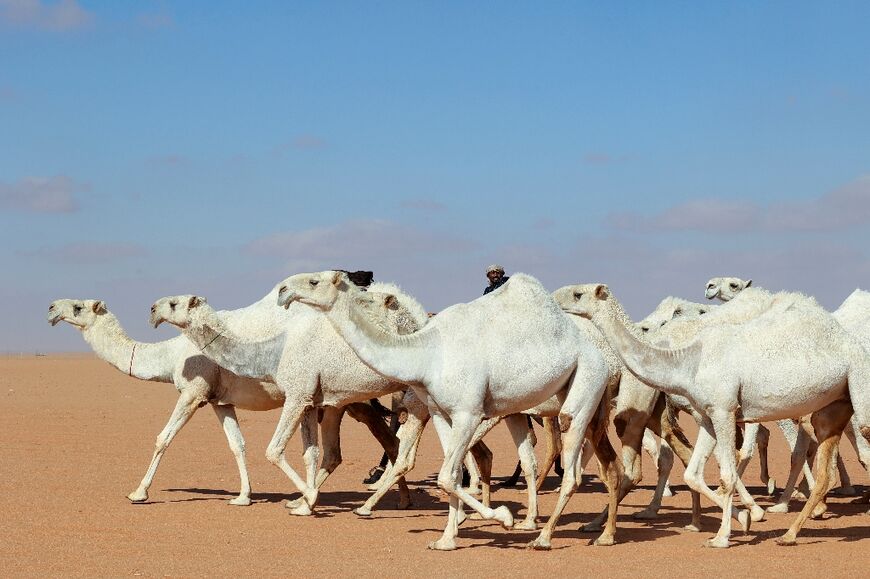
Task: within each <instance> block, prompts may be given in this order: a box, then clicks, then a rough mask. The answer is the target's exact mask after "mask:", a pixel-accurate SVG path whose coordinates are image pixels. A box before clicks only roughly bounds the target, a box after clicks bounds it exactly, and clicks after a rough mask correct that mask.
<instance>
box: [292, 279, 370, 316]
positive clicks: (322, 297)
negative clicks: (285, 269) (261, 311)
mask: <svg viewBox="0 0 870 579" xmlns="http://www.w3.org/2000/svg"><path fill="white" fill-rule="evenodd" d="M351 288H356V286H354V285H353V284H352V283H351V282H350V280H349V279H348V277H347V274H346V273H342V272H340V271H321V272H318V273H297V274H296V275H291V276H290V277H288V278H287V279H285V280H284V281H283V282H281V284H280V285H279V288H278V305H279V306H283V307H284V308H289V307H290V304H292V303H293V302H301V303H303V304H306V305H309V306H312V307H314V308H317V309H319V310H323V311H326V310H330V309H332V306H333V305H335V301H336V300H337V299H338V294H339V292H346V291H349V290H351ZM356 291H358V292H359V293H362V291H361V290H356Z"/></svg>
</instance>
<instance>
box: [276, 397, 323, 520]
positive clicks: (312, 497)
mask: <svg viewBox="0 0 870 579" xmlns="http://www.w3.org/2000/svg"><path fill="white" fill-rule="evenodd" d="M293 390H294V388H289V387H285V388H284V391H285V392H292V391H293ZM306 410H310V411H308V412H306ZM303 417H304V419H305V421H306V422H309V426H308V427H307V428H303V429H302V431H303V435H306V434H307V435H308V436H310V435H311V434H312V431H313V432H314V433H316V432H317V413H316V412H314V411H313V409H312V408H311V403H310V398H308V400H307V401H306V400H305V399H303V398H302V397H301V396H299V395H297V396H293V397H289V396H288V397H287V399H286V400H285V401H284V407H283V408H282V410H281V417H280V418H279V419H278V425H277V426H276V427H275V433H274V434H273V435H272V440H271V441H270V442H269V446H268V447H267V448H266V460H268V461H269V462H271V463H272V464H274V465H275V466H277V467H278V468H280V469H281V471H282V472H283V473H284V474H285V475H287V478H289V479H290V481H291V482H292V483H293V484H294V485H295V486H296V488H297V489H298V490H299V491H300V492H301V493H302V497H303V498H304V503H302V504H300V505H299V506H298V507H296V508H293V509H291V510H290V512H291V513H292V514H294V515H310V514H311V512H312V511H311V507H313V506H314V504H315V503H316V501H317V489H315V488H313V487H309V486H308V485H307V484H306V482H305V481H304V480H302V478H301V477H300V476H299V475H298V474H297V473H296V471H295V470H293V467H291V466H290V465H289V464H288V463H287V458H286V457H285V456H284V453H285V451H286V450H287V442H288V441H289V440H290V437H291V436H293V433H294V432H296V429H297V428H298V427H299V425H300V422H302V420H303ZM310 422H313V428H312V427H311V425H310ZM305 442H306V443H309V444H310V442H311V441H305ZM316 445H317V441H316V439H315V440H314V445H313V446H316ZM305 451H306V452H305V453H303V455H304V454H308V460H310V459H311V458H312V455H313V454H314V453H313V452H308V448H306V449H305ZM307 464H308V461H306V466H307ZM315 464H316V463H315ZM312 477H314V474H312Z"/></svg>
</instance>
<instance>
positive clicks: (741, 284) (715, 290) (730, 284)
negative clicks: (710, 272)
mask: <svg viewBox="0 0 870 579" xmlns="http://www.w3.org/2000/svg"><path fill="white" fill-rule="evenodd" d="M751 285H752V280H751V279H750V280H743V279H740V278H739V277H714V278H713V279H711V280H710V281H708V282H707V290H706V291H705V292H704V295H705V296H707V299H708V300H712V299H713V298H719V299H720V300H721V301H723V302H728V301H731V300H732V299H734V296H736V295H737V294H739V293H740V292H742V291H743V290H745V289H746V288H748V287H749V286H751Z"/></svg>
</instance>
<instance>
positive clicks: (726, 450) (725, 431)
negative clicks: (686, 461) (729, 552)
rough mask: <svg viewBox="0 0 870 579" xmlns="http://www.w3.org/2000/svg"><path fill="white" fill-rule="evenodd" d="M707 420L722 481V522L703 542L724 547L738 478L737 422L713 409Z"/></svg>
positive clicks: (745, 527)
mask: <svg viewBox="0 0 870 579" xmlns="http://www.w3.org/2000/svg"><path fill="white" fill-rule="evenodd" d="M709 420H710V422H711V423H712V425H713V431H714V433H715V434H714V436H715V437H716V448H715V452H716V458H717V460H718V461H719V477H720V479H721V481H722V485H721V487H720V489H721V497H720V498H721V506H722V523H721V525H720V526H719V532H718V533H716V536H715V537H713V538H712V539H709V540H708V541H707V542H706V543H705V546H707V547H715V548H719V549H724V548H727V547H728V539H729V538H730V537H731V515H732V512H733V510H734V509H733V507H732V502H733V500H734V488H735V486H736V484H737V481H738V480H739V477H738V476H737V464H736V461H735V449H734V440H735V436H736V430H737V424H736V422H735V416H734V413H733V412H728V411H724V410H714V411H713V412H711V413H710V416H709ZM696 475H697V472H696ZM740 515H741V516H742V515H743V513H740ZM741 522H743V519H741ZM747 527H748V522H747V523H746V524H745V525H744V530H748V528H747Z"/></svg>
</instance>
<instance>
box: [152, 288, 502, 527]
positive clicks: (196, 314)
mask: <svg viewBox="0 0 870 579" xmlns="http://www.w3.org/2000/svg"><path fill="white" fill-rule="evenodd" d="M370 287H371V290H372V292H371V293H369V292H364V291H362V290H361V291H360V292H359V294H358V295H357V296H356V297H357V302H358V304H357V305H358V306H359V310H360V311H361V312H364V313H365V314H366V315H382V316H385V317H383V318H378V319H370V322H371V323H372V324H374V325H376V326H377V327H380V328H381V329H383V330H384V331H390V332H393V333H398V332H399V331H406V330H407V328H408V327H414V326H413V324H417V323H419V321H420V320H425V319H426V313H425V311H424V310H423V309H422V308H418V309H412V310H408V309H407V308H405V307H404V306H403V305H401V304H400V303H399V302H398V301H397V300H396V301H392V302H391V303H390V304H389V307H387V308H376V307H374V306H373V303H372V302H373V300H374V299H375V297H374V296H377V295H378V293H377V289H378V288H379V287H381V288H387V289H389V290H390V291H391V292H392V293H391V295H393V294H400V292H399V291H398V289H397V288H395V286H392V285H386V284H373V285H372V286H370ZM276 296H277V289H273V291H271V292H270V293H269V294H267V295H266V296H265V297H264V298H263V299H261V300H259V301H257V302H255V303H254V304H252V305H250V306H247V307H246V308H242V309H240V310H235V311H234V314H235V315H234V317H233V322H234V324H232V325H230V324H228V323H227V321H226V319H225V316H222V315H221V313H220V312H216V311H215V310H214V309H212V308H211V306H210V305H209V304H208V303H207V301H206V300H205V298H203V297H200V296H193V295H183V296H170V297H165V298H161V299H159V300H157V301H156V302H155V303H154V305H153V306H152V307H151V322H152V324H154V325H155V326H157V325H159V324H160V323H162V322H164V321H165V322H168V323H170V324H172V325H175V326H177V327H178V328H180V329H181V330H182V332H183V334H184V335H185V336H186V337H187V338H188V339H189V340H190V341H191V342H193V343H194V344H195V345H196V347H197V348H198V349H199V350H200V352H201V353H202V354H203V355H204V356H206V357H208V358H209V359H210V360H212V361H213V362H215V363H216V364H217V365H218V366H220V367H222V368H226V369H227V370H229V371H231V372H233V373H235V374H237V375H240V376H245V377H248V378H254V379H265V380H269V381H274V382H275V383H276V384H277V385H278V387H279V388H280V389H281V390H282V392H283V393H284V394H285V399H284V401H283V404H282V414H281V417H280V419H279V422H278V425H277V427H276V430H275V433H274V435H273V437H272V440H271V441H270V443H269V447H268V449H267V451H266V457H267V459H268V460H269V461H270V462H272V463H273V464H275V465H276V466H278V467H279V468H280V469H281V470H282V471H283V472H284V473H285V474H286V475H287V477H288V478H289V479H290V481H291V482H292V483H293V484H294V485H295V486H296V488H297V489H298V490H299V491H300V492H301V493H302V497H300V498H299V499H297V500H296V501H292V502H290V503H288V504H287V507H288V508H289V509H290V513H291V514H294V515H300V516H307V515H311V514H312V513H313V509H314V507H315V505H316V503H317V498H318V494H319V493H318V489H319V488H320V487H321V486H322V485H323V483H324V482H325V480H326V479H327V478H328V477H329V475H330V474H331V473H332V472H333V470H334V469H335V468H336V467H337V466H338V465H339V464H340V463H341V450H340V441H339V439H338V429H337V428H330V429H329V430H328V431H325V432H324V441H323V447H324V454H323V459H322V462H321V465H320V468H319V469H317V458H318V455H319V447H318V441H317V431H316V430H315V429H314V428H312V425H311V424H310V421H311V416H312V415H314V414H315V413H311V412H307V410H308V409H310V408H318V409H320V408H322V409H323V412H324V420H326V419H327V418H329V419H334V416H335V414H336V411H337V410H338V409H340V408H342V407H345V406H347V405H349V404H351V403H354V402H362V401H365V400H369V399H371V398H376V397H378V396H381V395H384V394H389V393H392V392H395V391H397V390H401V389H403V388H405V386H404V385H402V384H401V383H398V382H394V381H388V380H385V379H384V378H382V377H381V376H379V375H377V374H375V373H374V372H372V371H371V370H369V369H368V368H366V367H365V366H364V365H363V364H362V363H361V362H360V361H359V359H358V358H357V357H356V355H354V353H353V351H352V350H351V349H350V348H349V347H348V346H347V345H346V344H345V343H344V341H343V340H341V339H340V338H339V336H338V335H337V334H336V333H335V331H334V330H333V329H332V327H331V325H330V324H329V323H328V322H326V321H325V320H323V319H322V316H319V315H317V314H316V313H315V312H312V311H311V310H310V309H309V308H305V307H302V306H298V307H295V308H292V309H290V308H288V309H287V310H286V311H284V310H282V309H279V308H277V307H276V306H275V300H276ZM415 303H416V302H415ZM410 322H413V324H411V325H410V326H409V323H410ZM403 328H404V329H403ZM408 398H409V396H406V399H405V400H404V404H405V406H406V407H408V408H413V407H414V406H415V405H419V404H420V403H419V402H416V401H415V400H413V399H411V400H409V399H408ZM410 398H413V394H411V395H410ZM300 404H302V406H301V411H300V406H299V405H300ZM299 426H301V430H302V435H303V449H304V450H303V459H304V462H305V469H306V480H302V478H301V477H299V475H298V474H297V473H296V471H295V470H293V468H292V467H291V466H290V465H289V464H288V463H287V460H286V458H285V455H284V451H285V449H286V446H287V442H288V441H289V439H290V437H291V436H292V434H293V432H294V431H295V430H296V428H297V427H299ZM327 435H328V436H329V437H328V438H327ZM400 443H401V442H400ZM386 450H388V453H389V457H390V460H391V461H395V459H396V452H397V447H391V448H389V449H386ZM475 458H478V456H477V455H475ZM480 459H481V461H483V457H480ZM487 468H488V467H487ZM315 469H317V470H315ZM482 470H483V468H482ZM487 476H488V474H487ZM400 484H401V486H402V488H403V490H402V492H401V496H400V503H399V508H407V506H408V505H409V504H410V495H409V493H408V492H407V487H406V486H405V485H404V483H403V482H402V483H400Z"/></svg>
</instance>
